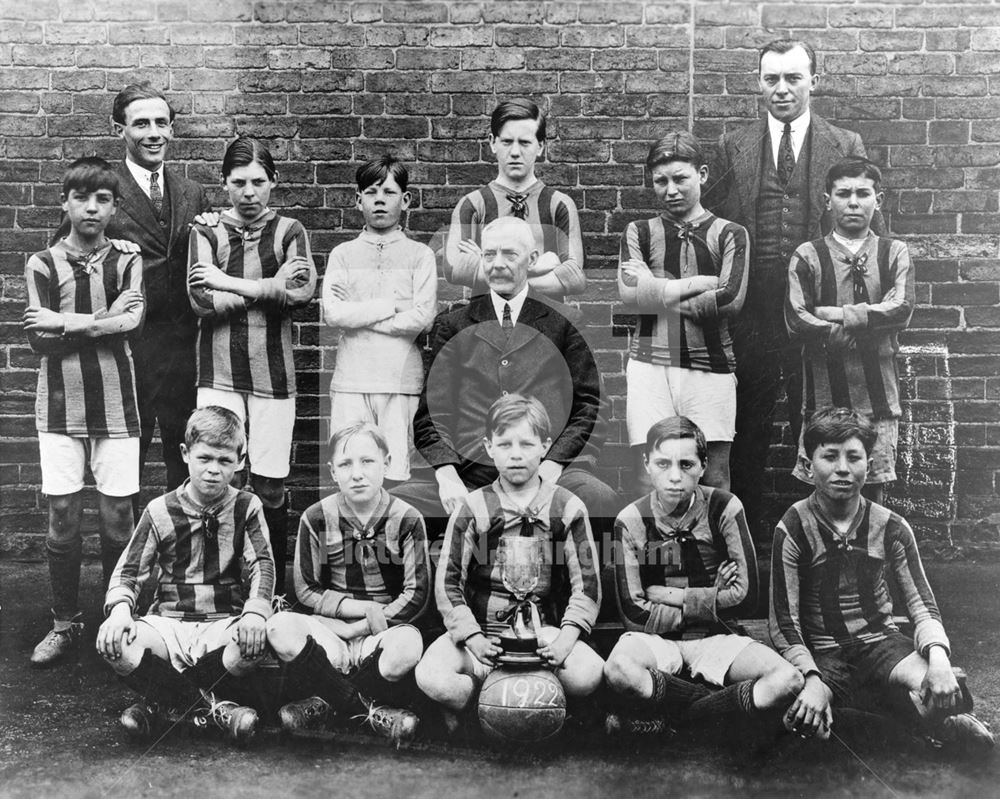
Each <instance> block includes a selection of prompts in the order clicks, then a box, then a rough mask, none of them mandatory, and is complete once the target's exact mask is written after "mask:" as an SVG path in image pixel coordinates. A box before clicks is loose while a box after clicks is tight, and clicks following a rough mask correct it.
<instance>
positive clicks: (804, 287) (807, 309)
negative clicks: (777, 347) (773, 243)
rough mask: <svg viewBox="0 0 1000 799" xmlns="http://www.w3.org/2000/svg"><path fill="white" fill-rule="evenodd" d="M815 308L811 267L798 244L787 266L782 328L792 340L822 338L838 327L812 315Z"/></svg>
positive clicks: (822, 339)
mask: <svg viewBox="0 0 1000 799" xmlns="http://www.w3.org/2000/svg"><path fill="white" fill-rule="evenodd" d="M815 308H816V296H815V283H814V273H813V267H812V265H811V264H810V263H809V259H808V258H807V257H806V256H805V254H804V251H803V249H802V247H799V248H798V249H797V250H796V251H795V253H794V255H792V260H791V262H790V263H789V265H788V290H787V291H786V293H785V327H787V328H788V335H789V337H790V338H791V339H792V341H825V340H826V339H828V338H829V337H830V335H831V333H834V332H835V330H836V328H838V327H840V325H835V324H834V323H833V322H825V321H823V320H822V319H820V318H819V317H818V316H815V315H814V313H813V311H814V310H815Z"/></svg>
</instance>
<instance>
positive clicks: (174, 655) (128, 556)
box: [97, 406, 274, 742]
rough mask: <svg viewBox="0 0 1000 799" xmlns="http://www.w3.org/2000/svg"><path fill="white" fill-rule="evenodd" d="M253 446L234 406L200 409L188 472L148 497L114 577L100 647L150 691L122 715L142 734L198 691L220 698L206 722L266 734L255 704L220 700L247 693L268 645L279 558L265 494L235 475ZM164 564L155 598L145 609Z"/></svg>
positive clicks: (187, 438)
mask: <svg viewBox="0 0 1000 799" xmlns="http://www.w3.org/2000/svg"><path fill="white" fill-rule="evenodd" d="M245 444H246V434H245V432H244V429H243V422H242V421H241V420H240V418H239V417H238V416H237V415H236V414H234V413H233V412H232V411H230V410H228V409H226V408H221V407H217V406H212V407H206V408H199V409H198V410H196V411H195V412H194V413H192V414H191V417H190V418H189V419H188V423H187V428H186V430H185V432H184V445H183V446H182V447H181V455H182V456H183V458H184V461H185V463H186V464H187V467H188V474H189V477H188V479H187V480H185V481H184V483H183V484H182V485H181V486H180V487H178V488H176V489H175V490H173V491H170V492H169V493H167V494H165V495H163V496H161V497H158V498H157V499H154V500H153V501H152V502H150V503H149V505H147V506H146V510H145V511H144V512H143V514H142V518H141V519H140V520H139V524H138V525H137V526H136V528H135V532H134V533H133V534H132V538H131V540H130V541H129V542H128V546H127V547H126V549H125V551H124V552H123V553H122V556H121V559H120V560H119V561H118V565H117V567H116V568H115V573H114V575H113V576H112V578H111V583H110V585H109V586H108V593H107V595H106V596H105V599H104V612H105V615H106V616H107V618H106V619H105V621H104V624H102V625H101V629H100V630H99V631H98V633H97V651H98V652H99V653H100V654H101V655H102V656H103V657H104V658H105V660H107V662H108V664H109V665H110V666H111V668H112V669H114V671H115V673H116V674H118V675H119V676H120V677H121V678H122V680H123V681H124V682H125V683H126V684H127V685H128V686H129V687H130V688H133V689H134V690H135V691H136V692H138V693H139V694H140V696H141V697H142V701H141V702H139V703H137V704H135V705H132V706H131V707H129V708H126V710H125V711H124V712H123V713H122V715H121V723H122V726H124V727H125V729H126V731H127V732H128V733H129V734H130V735H131V736H133V737H136V738H139V739H145V738H148V737H149V736H151V735H152V734H153V733H154V732H155V731H156V728H157V721H158V719H159V718H160V715H161V713H164V712H166V711H167V708H168V707H169V708H178V709H180V710H183V711H184V712H188V711H191V710H193V709H194V707H195V706H196V705H198V704H200V697H199V689H200V690H201V696H203V697H204V699H205V700H206V701H207V702H208V704H209V707H208V708H207V709H202V710H196V711H195V721H196V723H198V722H199V721H200V722H201V723H203V724H204V723H207V722H208V721H212V722H214V723H216V724H217V725H218V726H220V727H221V728H223V729H224V730H226V731H227V732H228V734H229V736H230V737H231V738H233V739H234V740H236V741H238V742H244V741H246V740H247V739H249V738H250V737H252V736H253V735H254V733H255V732H256V729H257V713H256V711H254V710H253V709H252V708H249V707H242V706H240V705H238V704H237V703H235V702H232V701H216V700H215V696H216V695H219V696H223V697H225V696H226V695H227V694H230V695H232V694H234V693H235V694H237V695H241V694H243V693H245V689H244V688H243V687H242V685H243V684H241V680H240V679H239V678H241V677H244V676H246V675H247V674H249V673H250V672H251V671H252V670H253V669H254V667H255V665H256V662H257V659H258V658H259V657H260V656H261V655H262V654H263V653H264V647H265V644H266V631H265V622H266V621H267V618H268V616H270V615H271V596H272V592H273V589H274V561H273V560H272V558H271V549H270V547H269V546H268V543H267V526H266V524H265V522H264V514H263V509H262V508H261V502H260V499H259V498H258V497H256V496H254V495H253V494H250V493H247V492H245V491H238V490H237V489H235V488H233V487H232V486H231V485H230V481H231V480H232V478H233V475H234V474H235V472H236V471H237V469H239V468H240V467H241V466H242V464H243V455H244V448H245ZM154 566H157V567H159V581H158V583H157V586H156V598H155V600H154V602H153V604H152V606H151V607H150V609H149V613H148V614H147V615H145V616H142V617H141V618H139V619H135V618H133V613H134V611H135V607H136V604H137V602H138V599H139V594H140V592H141V590H142V586H143V584H144V583H145V581H146V580H147V579H148V578H149V575H150V573H151V572H152V570H153V567H154ZM244 568H245V569H246V570H247V572H248V574H249V588H248V590H247V594H246V599H245V600H244V588H243V580H242V570H243V569H244Z"/></svg>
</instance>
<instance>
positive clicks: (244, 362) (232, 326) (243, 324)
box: [205, 231, 267, 382]
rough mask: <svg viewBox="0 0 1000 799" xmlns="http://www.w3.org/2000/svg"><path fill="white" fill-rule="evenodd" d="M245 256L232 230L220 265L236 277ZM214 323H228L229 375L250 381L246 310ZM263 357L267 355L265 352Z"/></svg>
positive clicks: (240, 272) (240, 271)
mask: <svg viewBox="0 0 1000 799" xmlns="http://www.w3.org/2000/svg"><path fill="white" fill-rule="evenodd" d="M263 237H264V233H263V231H262V232H261V240H262V241H263ZM245 256H246V250H245V249H244V247H243V237H242V236H241V235H240V234H239V233H237V232H235V231H233V232H232V233H231V234H230V236H229V261H228V263H226V264H224V265H223V266H222V268H223V269H225V270H226V272H228V273H229V274H230V275H235V276H236V277H243V275H244V273H245V271H246V268H245V265H244V258H245ZM215 325H218V326H219V327H224V326H226V325H228V327H229V364H230V370H229V376H230V379H231V380H233V381H234V382H235V381H236V376H237V375H246V376H247V379H248V382H252V376H251V374H250V331H249V329H248V325H247V314H246V311H245V310H244V311H241V312H239V313H233V314H230V315H229V317H228V319H220V320H218V321H217V322H215V323H214V324H213V325H212V326H213V328H214V327H215ZM205 338H207V339H208V340H209V341H208V346H209V347H211V346H212V339H213V338H214V336H206V337H205ZM264 357H267V356H266V354H265V356H264ZM207 374H208V375H209V380H211V379H212V375H214V374H215V370H214V369H213V370H212V371H211V372H208V373H207Z"/></svg>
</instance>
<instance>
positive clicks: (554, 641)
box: [416, 394, 604, 727]
mask: <svg viewBox="0 0 1000 799" xmlns="http://www.w3.org/2000/svg"><path fill="white" fill-rule="evenodd" d="M549 428H550V424H549V416H548V414H547V413H546V411H545V408H544V406H543V405H542V404H541V403H540V402H539V401H538V400H536V399H534V398H530V397H528V398H526V397H522V396H521V395H519V394H507V395H506V396H504V397H501V398H500V399H498V400H497V401H496V402H494V403H493V405H492V407H491V408H490V409H489V413H488V414H487V417H486V435H485V438H484V439H483V446H484V447H485V448H486V452H487V454H488V455H489V457H490V458H492V459H493V462H494V464H495V466H496V469H497V471H498V472H499V476H498V477H497V479H496V480H494V481H493V482H492V483H491V484H490V485H487V486H485V487H483V488H480V489H477V490H475V491H473V492H472V493H470V494H468V495H467V496H466V497H465V498H464V499H462V500H461V501H460V504H459V506H458V508H457V509H456V511H455V512H454V513H453V514H452V515H451V519H450V520H449V522H448V529H447V532H446V533H445V537H444V546H443V549H442V556H441V562H440V564H439V566H438V571H437V576H436V578H435V591H434V593H435V597H436V599H437V606H438V610H440V611H441V616H442V617H443V618H444V624H445V627H446V628H447V632H445V633H444V634H443V635H442V636H441V637H440V638H438V639H437V640H436V641H435V642H434V643H432V644H431V645H430V647H428V649H427V653H426V654H425V655H424V657H423V659H422V660H421V661H420V663H419V664H418V665H417V672H416V674H417V684H418V685H419V686H420V688H421V690H423V691H424V693H426V694H427V695H428V696H429V697H430V698H431V699H434V700H435V701H437V702H440V703H441V704H442V705H444V707H445V708H446V710H448V711H450V713H451V714H459V713H462V712H463V711H465V710H467V709H468V708H469V707H470V704H472V703H473V702H474V700H475V697H476V695H477V692H478V690H479V688H480V687H481V686H482V684H483V681H484V680H485V679H486V677H487V675H489V673H490V672H491V671H492V670H493V669H494V668H496V666H497V664H498V661H497V658H498V656H499V655H500V654H501V649H500V647H499V646H498V639H497V638H496V637H495V636H496V635H497V634H498V633H500V632H502V631H503V630H504V629H506V627H505V625H503V624H502V623H500V622H498V621H497V614H498V611H503V610H504V609H505V608H507V607H508V606H509V605H510V604H511V603H512V602H514V601H515V598H514V595H513V594H512V593H511V592H510V591H509V590H508V589H507V588H506V586H505V585H504V581H503V570H502V566H501V564H500V563H499V562H498V559H497V552H498V550H499V547H500V541H501V539H503V538H505V537H512V536H513V537H517V536H531V537H534V538H536V539H538V540H540V541H542V542H543V549H544V550H545V555H544V556H543V563H542V566H541V570H540V578H539V581H538V584H537V585H536V586H535V587H534V589H533V590H532V593H533V594H534V596H535V597H537V598H538V599H539V600H540V605H541V607H540V613H541V621H542V624H543V625H544V626H543V627H542V629H541V630H539V631H538V640H539V644H540V646H539V648H538V654H539V656H541V657H542V658H543V659H544V661H545V662H546V663H547V664H548V665H549V666H550V667H552V668H553V669H555V670H556V676H557V677H558V678H559V681H560V682H561V683H562V684H563V688H564V689H565V690H566V693H567V694H568V695H570V696H587V695H589V694H591V693H593V692H594V691H595V690H596V689H597V686H598V685H599V684H600V682H601V674H602V669H603V665H604V664H603V662H602V661H601V658H600V656H599V655H598V654H597V653H596V652H595V651H594V650H593V649H591V648H590V647H589V646H588V645H587V644H586V643H584V642H583V641H581V640H579V639H580V636H581V635H587V634H589V633H590V631H591V628H592V627H593V624H594V622H595V621H596V620H597V611H598V608H599V607H600V604H601V585H600V579H599V577H598V567H597V550H596V547H595V545H594V539H593V536H592V535H591V532H590V523H589V522H588V520H587V509H586V508H585V507H584V505H583V503H582V502H581V501H580V500H579V499H577V497H575V496H574V495H573V494H571V493H570V492H569V491H567V490H566V489H564V488H561V487H559V486H557V485H555V483H554V482H550V481H548V480H542V478H541V476H540V475H539V467H540V465H541V463H542V459H543V458H544V457H545V453H546V451H547V450H548V448H549V447H550V446H551V444H552V439H551V437H550V433H549ZM561 593H567V594H568V595H569V599H568V601H566V602H565V605H564V606H562V607H560V606H558V604H557V603H558V602H559V599H558V598H559V596H560V594H561ZM556 625H559V626H558V627H557V626H556ZM448 721H449V727H455V726H457V719H456V718H455V716H454V715H450V716H448Z"/></svg>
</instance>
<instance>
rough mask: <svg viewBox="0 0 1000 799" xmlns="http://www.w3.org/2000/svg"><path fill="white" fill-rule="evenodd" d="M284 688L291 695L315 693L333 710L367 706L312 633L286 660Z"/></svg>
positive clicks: (360, 709)
mask: <svg viewBox="0 0 1000 799" xmlns="http://www.w3.org/2000/svg"><path fill="white" fill-rule="evenodd" d="M287 673H288V676H287V678H286V681H285V689H286V691H287V692H288V695H289V698H290V699H302V698H305V697H307V696H318V697H320V698H321V699H324V700H326V702H327V703H328V704H329V705H330V707H331V708H333V710H334V711H335V712H346V713H351V714H353V713H365V712H366V711H367V708H366V707H365V704H364V702H363V701H362V699H361V695H360V694H359V693H358V689H357V688H355V687H354V685H352V684H351V681H350V680H348V679H347V677H346V676H344V674H342V673H341V672H340V671H338V670H337V669H336V668H334V666H333V664H332V663H330V661H329V659H328V658H327V656H326V650H325V649H323V647H322V646H320V645H319V644H317V643H316V639H315V638H313V637H312V636H311V635H310V636H309V637H308V638H307V639H306V645H305V646H304V647H303V649H302V651H301V652H299V654H298V655H296V656H295V658H294V659H293V660H290V661H289V662H288V672H287Z"/></svg>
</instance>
